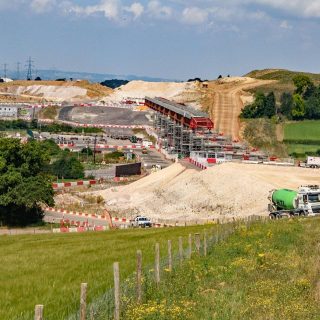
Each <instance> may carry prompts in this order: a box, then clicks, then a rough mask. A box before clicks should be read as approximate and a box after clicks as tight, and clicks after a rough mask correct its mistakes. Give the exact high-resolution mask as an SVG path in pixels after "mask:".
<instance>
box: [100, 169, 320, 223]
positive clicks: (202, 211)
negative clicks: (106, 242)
mask: <svg viewBox="0 0 320 320" xmlns="http://www.w3.org/2000/svg"><path fill="white" fill-rule="evenodd" d="M319 183H320V172H319V171H315V170H311V169H301V168H295V167H293V168H291V167H285V168H284V167H276V166H262V165H245V164H237V163H226V164H222V165H219V166H215V167H212V168H210V169H208V170H206V171H201V172H197V171H196V170H193V169H186V168H185V167H184V166H182V165H181V164H178V163H177V164H174V165H172V166H170V167H168V168H167V169H164V170H162V171H160V172H157V173H154V174H151V175H150V176H148V177H146V178H143V179H141V180H139V181H137V182H134V183H132V184H130V185H127V186H124V187H118V188H111V189H107V190H104V191H101V192H99V194H101V195H102V196H103V197H104V198H105V200H106V205H107V208H109V209H111V210H115V211H120V212H123V213H126V214H132V215H134V214H137V213H141V214H145V215H148V216H150V217H152V218H163V219H187V220H189V219H195V218H215V217H219V216H221V215H228V216H246V215H251V214H267V210H266V209H267V204H268V200H267V197H268V194H269V191H270V190H272V189H274V188H292V189H297V188H298V187H299V186H300V185H303V184H319Z"/></svg>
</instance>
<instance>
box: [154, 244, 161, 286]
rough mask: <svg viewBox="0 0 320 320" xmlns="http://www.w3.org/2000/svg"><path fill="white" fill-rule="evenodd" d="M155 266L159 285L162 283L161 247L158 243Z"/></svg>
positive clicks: (156, 279)
mask: <svg viewBox="0 0 320 320" xmlns="http://www.w3.org/2000/svg"><path fill="white" fill-rule="evenodd" d="M154 262H155V265H154V273H155V281H156V283H157V284H159V283H160V247H159V243H156V246H155V261H154Z"/></svg>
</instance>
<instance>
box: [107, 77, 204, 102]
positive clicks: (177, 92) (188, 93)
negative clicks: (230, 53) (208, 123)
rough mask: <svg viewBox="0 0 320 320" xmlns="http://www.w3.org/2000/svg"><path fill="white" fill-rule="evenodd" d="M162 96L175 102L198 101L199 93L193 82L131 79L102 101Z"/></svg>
mask: <svg viewBox="0 0 320 320" xmlns="http://www.w3.org/2000/svg"><path fill="white" fill-rule="evenodd" d="M146 96H149V97H151V98H152V97H163V98H167V99H171V100H175V101H177V102H189V103H192V102H194V103H195V104H196V103H199V102H200V97H201V94H200V92H199V90H198V86H197V84H196V83H194V82H146V81H131V82H129V83H128V84H126V85H123V86H121V87H119V88H117V89H115V90H114V92H113V94H111V95H110V96H108V97H106V98H104V99H103V100H104V101H122V100H126V99H129V98H133V99H134V98H138V99H143V98H145V97H146Z"/></svg>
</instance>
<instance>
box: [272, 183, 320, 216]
mask: <svg viewBox="0 0 320 320" xmlns="http://www.w3.org/2000/svg"><path fill="white" fill-rule="evenodd" d="M268 199H269V201H270V203H269V205H268V211H269V216H270V218H271V219H278V218H282V217H292V216H315V215H320V186H318V185H308V186H301V187H300V188H299V189H298V191H294V190H289V189H278V190H271V191H270V194H269V197H268Z"/></svg>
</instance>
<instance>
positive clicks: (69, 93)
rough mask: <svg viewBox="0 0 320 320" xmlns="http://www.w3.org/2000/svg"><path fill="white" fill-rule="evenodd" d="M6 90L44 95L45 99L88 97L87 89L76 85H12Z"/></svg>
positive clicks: (16, 93)
mask: <svg viewBox="0 0 320 320" xmlns="http://www.w3.org/2000/svg"><path fill="white" fill-rule="evenodd" d="M6 92H7V93H11V94H14V95H28V96H35V97H43V98H44V99H48V100H55V101H57V102H62V101H65V100H72V99H75V98H81V97H82V98H87V89H83V88H80V87H75V86H48V85H32V86H11V87H8V88H7V89H6Z"/></svg>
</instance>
